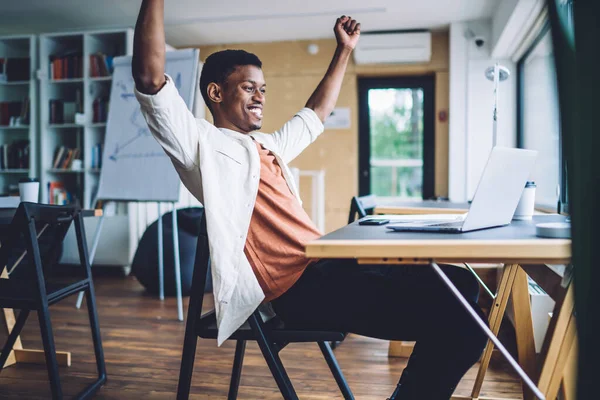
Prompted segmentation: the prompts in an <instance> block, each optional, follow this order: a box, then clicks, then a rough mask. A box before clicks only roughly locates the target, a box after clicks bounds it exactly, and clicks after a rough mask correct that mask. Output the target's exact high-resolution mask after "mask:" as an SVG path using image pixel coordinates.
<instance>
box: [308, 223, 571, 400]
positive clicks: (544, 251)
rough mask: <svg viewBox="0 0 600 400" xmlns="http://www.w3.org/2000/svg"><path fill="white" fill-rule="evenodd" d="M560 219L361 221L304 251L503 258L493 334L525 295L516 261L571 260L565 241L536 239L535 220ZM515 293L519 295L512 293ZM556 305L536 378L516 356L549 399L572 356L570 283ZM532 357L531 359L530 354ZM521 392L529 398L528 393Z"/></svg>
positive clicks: (410, 258) (402, 259) (372, 257)
mask: <svg viewBox="0 0 600 400" xmlns="http://www.w3.org/2000/svg"><path fill="white" fill-rule="evenodd" d="M562 220H564V217H562V216H558V215H539V216H535V217H534V219H533V221H517V222H513V223H512V224H511V225H509V226H507V227H502V228H496V229H487V230H481V231H476V232H468V233H463V234H447V233H408V232H402V233H400V232H390V231H389V230H387V229H386V228H385V226H360V225H358V224H357V223H353V224H350V225H348V226H345V227H343V228H341V229H339V230H337V231H335V232H332V233H330V234H328V235H325V236H323V237H322V238H320V239H318V240H315V241H312V242H310V243H308V245H307V246H306V255H307V256H308V257H309V258H356V259H358V260H359V262H361V263H384V264H423V267H424V268H425V267H427V266H428V265H433V263H438V262H443V263H462V262H475V263H505V267H504V273H503V275H502V278H501V280H500V283H499V285H498V290H497V294H496V298H495V302H494V307H493V308H492V311H491V313H490V316H489V327H490V330H491V333H493V334H494V335H496V334H497V333H498V330H499V328H500V323H501V321H502V317H503V315H504V312H505V310H506V306H507V303H508V299H509V297H510V296H511V295H513V300H519V299H521V300H522V298H523V297H524V296H528V292H527V291H526V290H527V289H526V288H525V291H523V286H522V283H523V279H524V278H525V282H526V276H525V275H524V274H525V272H524V271H523V269H522V268H521V267H520V265H523V266H526V267H527V268H537V269H540V268H545V264H568V263H569V262H570V260H571V241H570V240H566V239H541V238H538V237H536V236H535V224H536V223H539V222H551V221H562ZM515 282H516V283H515ZM513 288H515V289H516V290H514V293H513ZM515 294H516V295H517V297H518V298H515ZM527 301H528V298H527ZM517 304H522V303H521V302H519V303H517ZM557 304H559V308H557V311H556V312H555V313H554V316H553V322H552V326H551V329H550V330H549V335H547V336H548V337H549V339H548V342H547V345H546V346H545V348H546V350H545V351H544V354H545V357H544V364H543V366H542V370H541V374H540V376H539V379H537V374H536V368H535V362H534V363H533V364H532V363H531V358H527V359H524V360H521V361H522V362H521V365H522V366H523V367H524V369H525V371H526V372H527V375H529V377H530V378H531V379H532V380H533V381H537V382H538V387H539V390H540V391H541V393H542V394H543V395H544V396H545V398H548V399H554V398H556V394H557V392H558V390H559V386H560V381H561V378H562V376H563V374H564V370H565V365H566V364H567V363H568V362H569V360H571V359H572V354H573V350H572V349H573V347H574V343H575V334H574V328H575V323H574V318H573V317H572V316H573V310H574V304H573V301H572V288H571V286H569V288H568V290H565V296H564V299H563V300H561V299H558V302H557ZM516 320H517V321H520V322H517V323H518V324H521V323H526V320H527V318H525V317H524V316H523V313H519V316H518V317H517V318H516ZM530 321H531V317H530V316H529V322H530ZM517 331H519V329H517ZM493 347H494V346H493V344H492V343H490V342H489V343H488V346H487V347H486V349H485V351H484V354H483V356H482V359H481V364H480V369H479V373H478V375H477V379H476V382H475V387H474V389H473V392H472V395H471V396H470V397H468V398H470V399H482V398H481V397H479V392H480V390H481V384H482V382H483V378H484V375H485V372H486V370H487V366H488V364H489V360H490V358H491V353H492V350H493ZM530 351H531V348H527V349H521V350H520V354H521V353H523V352H527V353H528V354H529V353H530ZM523 354H525V353H523ZM533 357H534V360H535V353H534V356H533ZM525 392H526V397H528V396H529V395H530V392H527V391H525ZM455 398H456V399H458V398H460V397H455Z"/></svg>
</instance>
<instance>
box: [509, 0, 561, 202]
mask: <svg viewBox="0 0 600 400" xmlns="http://www.w3.org/2000/svg"><path fill="white" fill-rule="evenodd" d="M560 11H561V14H562V17H564V18H565V19H566V20H567V21H569V26H570V28H571V29H572V15H573V14H572V1H571V0H567V1H564V2H563V3H562V4H561V6H560ZM518 74H519V88H518V102H519V117H518V123H519V125H518V132H517V143H518V145H519V147H522V148H526V149H532V150H537V151H538V158H537V162H536V165H535V170H534V172H533V174H532V179H533V180H535V182H536V184H537V190H536V199H535V200H536V206H538V207H543V208H548V209H552V210H556V207H557V204H558V201H559V197H560V201H561V203H562V204H565V203H566V186H567V181H566V172H565V165H564V162H563V157H562V151H561V144H560V140H561V139H560V134H561V132H560V110H559V105H558V91H557V83H556V82H557V81H556V70H555V64H554V54H553V46H552V35H551V32H550V24H549V23H547V24H546V25H545V26H544V28H543V29H542V31H541V32H540V34H539V35H538V37H537V38H536V40H535V41H534V42H533V44H532V45H531V46H530V48H529V49H528V50H527V52H526V53H525V55H524V56H523V57H522V58H521V59H520V60H519V63H518Z"/></svg>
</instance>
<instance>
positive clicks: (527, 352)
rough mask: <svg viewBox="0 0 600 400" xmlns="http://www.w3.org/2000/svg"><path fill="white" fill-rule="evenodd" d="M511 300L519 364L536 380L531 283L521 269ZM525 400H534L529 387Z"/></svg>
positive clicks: (526, 390)
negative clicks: (530, 295)
mask: <svg viewBox="0 0 600 400" xmlns="http://www.w3.org/2000/svg"><path fill="white" fill-rule="evenodd" d="M510 298H511V300H512V311H513V316H514V323H515V336H516V342H517V353H518V355H519V357H518V359H519V364H520V365H521V367H522V368H523V370H524V371H525V372H527V375H529V376H530V377H531V378H532V379H535V377H536V375H537V367H536V353H535V340H534V337H533V319H532V317H531V303H530V300H529V283H528V282H527V273H525V270H523V268H521V267H519V268H518V270H517V275H516V276H515V282H514V284H513V288H512V291H511V296H510ZM523 399H524V400H533V399H534V396H533V392H532V391H531V390H530V389H529V387H528V386H527V385H523Z"/></svg>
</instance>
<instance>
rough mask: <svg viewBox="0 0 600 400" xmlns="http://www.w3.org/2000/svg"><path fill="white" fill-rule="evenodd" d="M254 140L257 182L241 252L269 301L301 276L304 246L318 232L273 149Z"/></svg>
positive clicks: (318, 235) (306, 262)
mask: <svg viewBox="0 0 600 400" xmlns="http://www.w3.org/2000/svg"><path fill="white" fill-rule="evenodd" d="M255 144H256V147H257V148H258V153H259V156H260V182H259V185H258V194H257V196H256V203H255V205H254V211H253V213H252V219H251V220H250V228H249V229H248V236H247V239H246V245H245V246H244V253H245V254H246V257H247V258H248V261H249V262H250V265H251V266H252V269H253V270H254V274H255V275H256V278H257V279H258V283H259V284H260V287H261V288H262V290H263V292H264V294H265V300H264V301H265V302H268V301H271V300H273V299H276V298H277V297H279V296H281V295H282V294H283V293H285V292H286V291H287V290H288V289H289V288H290V287H292V285H293V284H294V283H296V281H297V280H298V279H299V278H300V275H302V273H303V272H304V270H305V269H306V267H307V266H308V264H309V263H310V261H309V259H307V258H306V257H305V255H304V246H305V245H306V243H307V242H309V241H311V240H314V239H317V238H319V237H321V233H320V232H319V230H318V229H317V227H316V226H315V224H314V223H313V222H312V221H311V220H310V218H309V217H308V214H306V211H304V209H303V208H302V206H301V205H300V202H299V201H298V200H297V199H296V197H295V196H294V195H293V194H292V192H291V190H290V188H289V187H288V185H287V182H286V181H285V178H284V176H283V173H282V171H281V167H280V166H279V165H278V164H277V160H276V159H275V156H274V155H273V153H271V152H270V151H269V150H267V149H265V148H263V147H262V146H261V145H260V143H258V142H255Z"/></svg>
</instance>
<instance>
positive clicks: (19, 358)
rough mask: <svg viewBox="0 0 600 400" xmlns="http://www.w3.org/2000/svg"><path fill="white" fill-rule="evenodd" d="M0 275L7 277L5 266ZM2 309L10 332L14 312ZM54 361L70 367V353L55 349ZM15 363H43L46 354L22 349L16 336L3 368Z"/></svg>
mask: <svg viewBox="0 0 600 400" xmlns="http://www.w3.org/2000/svg"><path fill="white" fill-rule="evenodd" d="M0 277H1V278H3V279H8V272H7V271H6V269H5V268H2V274H1V275H0ZM3 311H4V312H3V314H4V319H5V321H6V328H7V329H8V334H10V332H11V331H12V330H13V328H14V326H15V323H16V318H15V312H14V311H13V310H12V309H10V308H5V309H4V310H3ZM56 361H57V362H58V365H60V366H61V367H62V366H64V367H70V366H71V353H70V352H66V351H57V352H56ZM16 363H28V364H45V363H46V356H45V354H44V351H43V350H31V349H24V348H23V344H22V343H21V337H20V336H17V340H16V341H15V344H14V345H13V350H12V351H11V352H10V354H9V355H8V359H7V360H6V363H5V364H4V368H6V367H8V366H10V365H14V364H16Z"/></svg>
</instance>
